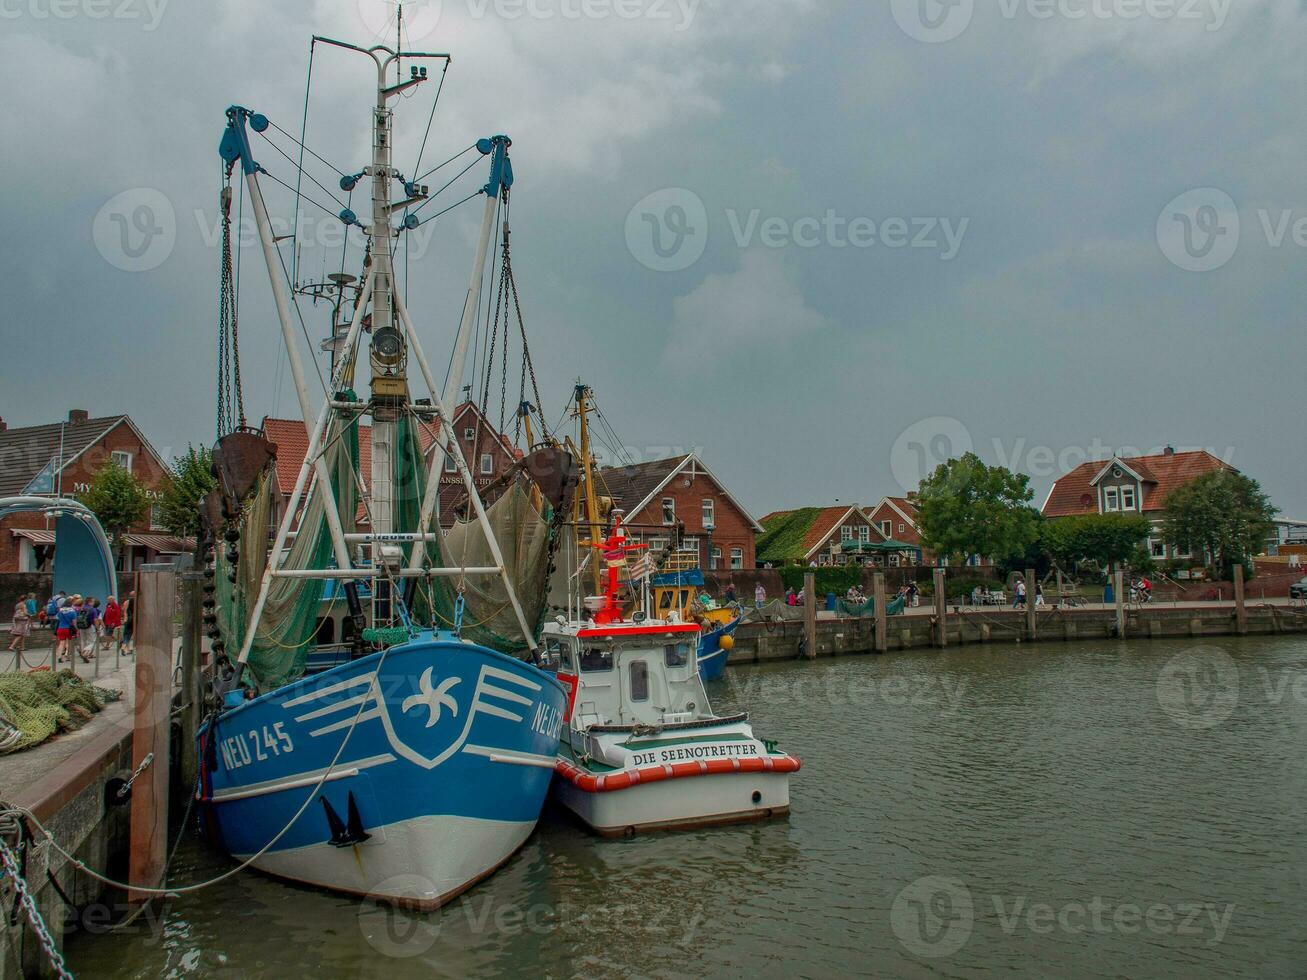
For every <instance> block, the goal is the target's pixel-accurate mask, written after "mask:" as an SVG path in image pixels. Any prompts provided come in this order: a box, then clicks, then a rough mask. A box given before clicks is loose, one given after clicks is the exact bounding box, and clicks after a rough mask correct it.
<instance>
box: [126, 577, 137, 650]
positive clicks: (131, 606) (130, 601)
mask: <svg viewBox="0 0 1307 980" xmlns="http://www.w3.org/2000/svg"><path fill="white" fill-rule="evenodd" d="M135 652H136V593H135V592H134V591H133V592H128V593H127V598H126V599H124V600H123V653H125V654H127V656H129V657H130V656H131V655H132V654H133V653H135Z"/></svg>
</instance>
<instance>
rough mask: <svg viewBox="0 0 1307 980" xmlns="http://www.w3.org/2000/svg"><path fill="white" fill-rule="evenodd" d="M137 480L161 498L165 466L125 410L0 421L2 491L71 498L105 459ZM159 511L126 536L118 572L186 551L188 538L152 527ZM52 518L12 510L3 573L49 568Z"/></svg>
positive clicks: (0, 534)
mask: <svg viewBox="0 0 1307 980" xmlns="http://www.w3.org/2000/svg"><path fill="white" fill-rule="evenodd" d="M110 462H113V463H117V464H118V465H119V466H121V467H122V468H123V469H125V470H127V472H129V473H131V474H132V475H133V476H135V477H136V478H137V479H138V480H140V481H141V483H142V485H143V486H144V487H145V492H146V494H147V496H149V497H150V498H151V499H152V500H159V499H161V498H162V496H163V493H162V491H163V487H164V484H165V482H166V480H167V477H168V466H167V464H166V463H165V462H164V460H163V458H162V457H161V456H160V455H159V453H158V452H157V451H156V450H155V448H154V447H153V446H152V445H150V441H149V440H148V439H147V438H146V437H145V435H144V434H143V433H142V432H141V430H140V429H139V428H138V427H137V426H136V423H134V422H133V421H132V420H131V418H130V417H128V416H126V415H107V416H103V417H99V418H91V417H90V413H88V412H86V411H83V410H81V409H73V410H72V411H70V412H69V413H68V418H67V420H66V421H63V422H52V423H49V424H46V425H30V426H23V427H21V428H10V427H9V426H8V425H7V424H6V423H5V422H4V421H3V420H0V496H4V497H12V496H39V497H57V496H64V497H76V496H77V495H78V494H80V493H83V492H85V491H86V490H87V489H88V488H89V487H90V485H91V481H92V480H93V479H94V477H95V474H97V473H98V472H99V471H100V470H101V469H102V468H103V467H104V466H105V465H106V464H108V463H110ZM157 516H158V515H157V508H151V511H150V514H149V516H148V517H147V518H146V519H145V520H144V521H142V522H141V523H140V524H139V525H137V526H136V527H134V528H132V530H131V531H130V532H129V533H127V534H126V535H124V538H123V545H124V547H123V549H122V552H123V553H122V554H121V555H119V556H118V564H119V571H132V570H134V569H136V568H137V567H139V566H140V565H142V564H146V563H148V562H152V561H156V560H159V559H161V558H163V559H166V558H167V557H169V556H172V555H177V554H183V553H186V552H189V551H190V550H191V549H192V548H193V547H194V545H193V542H191V541H188V540H186V539H181V538H177V537H175V536H173V535H170V534H167V533H165V532H163V531H162V530H160V529H159V528H158V527H157ZM54 550H55V522H54V518H53V517H49V516H47V515H45V514H40V513H32V514H15V515H13V516H11V517H8V518H6V519H5V520H4V521H2V522H0V572H43V571H49V570H50V567H51V564H52V561H53V558H54Z"/></svg>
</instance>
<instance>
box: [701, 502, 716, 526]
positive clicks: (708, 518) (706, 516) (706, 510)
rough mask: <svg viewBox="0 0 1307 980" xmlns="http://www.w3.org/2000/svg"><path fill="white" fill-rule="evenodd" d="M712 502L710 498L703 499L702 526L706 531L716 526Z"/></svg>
mask: <svg viewBox="0 0 1307 980" xmlns="http://www.w3.org/2000/svg"><path fill="white" fill-rule="evenodd" d="M713 511H714V506H713V500H712V498H711V497H704V498H703V526H704V529H705V530H707V529H709V528H713V527H716V526H717V521H716V520H714V518H713Z"/></svg>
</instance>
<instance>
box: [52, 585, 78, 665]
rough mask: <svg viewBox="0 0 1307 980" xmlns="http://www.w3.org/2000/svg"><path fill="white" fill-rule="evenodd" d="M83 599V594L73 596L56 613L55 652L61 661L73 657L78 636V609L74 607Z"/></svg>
mask: <svg viewBox="0 0 1307 980" xmlns="http://www.w3.org/2000/svg"><path fill="white" fill-rule="evenodd" d="M81 599H82V597H81V596H73V598H72V599H71V600H69V601H68V602H66V603H64V604H63V605H62V606H60V607H59V610H58V612H56V613H55V619H54V639H55V643H54V652H55V657H56V659H57V660H58V661H59V662H60V663H62V662H63V661H65V660H70V659H71V658H72V644H73V642H74V641H75V640H76V638H77V610H76V609H75V608H74V603H76V604H77V605H79V606H80V605H81Z"/></svg>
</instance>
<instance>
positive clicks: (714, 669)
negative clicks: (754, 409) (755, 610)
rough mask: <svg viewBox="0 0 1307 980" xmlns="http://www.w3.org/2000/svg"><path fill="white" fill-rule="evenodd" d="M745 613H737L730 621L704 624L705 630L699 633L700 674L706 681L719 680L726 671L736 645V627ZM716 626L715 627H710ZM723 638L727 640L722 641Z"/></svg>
mask: <svg viewBox="0 0 1307 980" xmlns="http://www.w3.org/2000/svg"><path fill="white" fill-rule="evenodd" d="M743 618H744V617H743V615H742V614H739V613H736V614H735V618H734V619H732V620H731V621H730V622H727V623H722V624H720V625H717V624H716V623H713V622H712V621H707V622H705V623H704V624H703V628H704V632H702V633H700V634H699V676H700V677H702V678H703V679H704V680H705V681H719V680H721V679H722V675H723V674H724V673H726V661H727V659H728V658H729V657H730V655H731V648H732V647H733V646H734V645H735V628H736V627H737V626H739V625H740V620H741V619H743ZM710 626H715V627H716V628H715V629H711V630H710V629H709V627H710ZM723 638H726V640H727V642H726V643H725V644H723V643H722V640H723Z"/></svg>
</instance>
